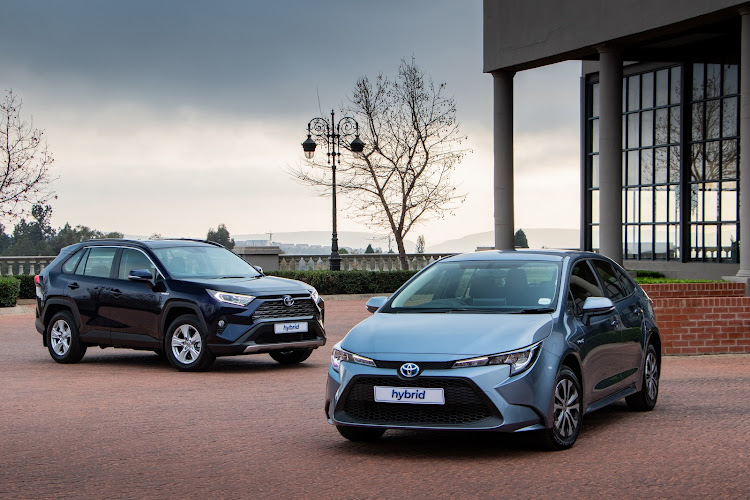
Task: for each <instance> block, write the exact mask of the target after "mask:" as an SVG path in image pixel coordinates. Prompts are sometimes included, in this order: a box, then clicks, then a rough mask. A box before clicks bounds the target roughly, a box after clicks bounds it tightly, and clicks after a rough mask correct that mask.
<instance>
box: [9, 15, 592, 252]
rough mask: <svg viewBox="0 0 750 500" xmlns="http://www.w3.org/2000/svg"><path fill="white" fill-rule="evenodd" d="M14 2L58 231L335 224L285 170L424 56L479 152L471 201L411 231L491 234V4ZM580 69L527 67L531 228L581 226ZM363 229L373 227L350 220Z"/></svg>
mask: <svg viewBox="0 0 750 500" xmlns="http://www.w3.org/2000/svg"><path fill="white" fill-rule="evenodd" d="M0 1H1V2H2V4H3V8H2V12H3V28H2V30H0V47H2V49H0V87H1V88H2V90H3V91H7V90H9V89H13V91H14V92H15V93H16V94H17V95H18V96H20V97H21V98H22V99H23V103H24V108H23V112H24V114H25V115H26V116H33V120H34V125H35V126H37V127H40V128H42V129H44V130H45V133H46V137H47V140H48V142H49V146H50V149H51V150H52V152H53V153H54V156H55V159H56V161H55V164H54V173H55V175H56V176H57V177H58V179H57V180H56V181H55V183H54V189H55V191H56V193H57V194H58V199H57V200H54V201H53V202H52V207H53V210H54V216H53V221H52V222H53V226H55V227H59V226H61V225H63V224H64V223H65V222H70V223H71V224H72V225H78V224H83V225H86V226H89V227H93V228H96V229H100V230H103V231H121V232H124V233H126V234H133V235H146V236H148V235H150V234H152V233H159V234H162V235H163V236H180V237H205V235H206V232H207V230H208V229H209V228H212V227H216V226H217V225H218V224H220V223H224V224H226V225H227V227H228V229H229V230H230V232H231V233H232V234H247V233H262V232H268V231H273V232H276V233H278V232H284V231H300V230H324V231H330V207H331V202H330V199H329V198H320V197H316V196H314V195H313V193H312V192H311V191H310V190H309V188H306V187H304V186H301V185H299V184H297V183H296V182H295V181H294V180H293V179H292V178H291V177H290V176H289V175H288V174H286V173H285V171H284V169H285V168H287V167H288V166H291V165H296V164H298V163H299V162H300V161H301V158H302V148H301V147H300V143H301V142H302V141H303V140H304V139H305V129H306V126H307V122H308V121H309V120H310V119H311V118H313V117H315V116H318V115H319V114H320V112H321V111H322V112H323V113H328V112H330V110H331V108H335V109H337V110H338V109H339V108H340V107H341V105H342V104H344V103H346V102H347V99H348V97H349V96H350V95H351V91H352V88H353V86H354V83H355V81H356V80H357V78H359V77H361V76H364V75H368V76H371V77H374V76H376V75H377V74H379V73H383V74H386V75H394V74H395V72H396V69H397V67H398V65H399V62H400V61H401V59H402V58H410V57H412V56H414V57H415V59H416V62H417V64H418V65H419V66H420V67H421V68H422V69H423V70H425V71H426V72H427V73H429V74H430V75H431V76H432V78H433V80H435V81H436V82H445V83H447V89H448V93H449V94H452V95H453V96H454V97H455V99H456V102H457V105H458V119H459V121H460V122H461V124H462V132H463V133H465V134H466V135H468V137H469V141H468V143H469V148H470V149H471V150H472V152H471V153H470V154H469V155H468V156H467V157H466V158H465V160H464V161H463V162H462V163H461V164H460V165H459V166H458V170H457V171H456V173H455V174H454V179H455V181H456V182H457V183H458V184H459V186H460V187H459V189H460V190H461V191H463V192H465V193H467V195H468V196H467V199H466V202H465V203H464V204H463V206H462V207H461V208H460V209H459V210H458V211H457V212H456V214H455V215H454V216H447V217H446V218H445V219H443V220H433V221H431V222H427V223H425V224H423V225H422V226H418V227H416V229H415V230H414V233H413V234H410V236H409V238H410V239H413V240H415V239H416V237H417V236H418V235H419V234H423V235H425V238H426V240H427V249H428V251H429V245H430V244H431V243H433V244H435V243H439V242H441V241H444V240H449V239H454V238H458V237H461V236H464V235H466V234H470V233H476V232H482V231H490V230H492V229H493V228H494V219H493V213H492V212H493V202H492V156H493V150H492V147H493V146H492V77H491V76H490V75H487V74H483V73H482V2H481V1H480V0H470V1H461V2H457V1H455V0H409V1H403V0H380V1H378V2H365V1H335V0H322V1H316V2H310V1H306V2H302V1H296V0H281V1H274V2H269V1H262V2H261V1H249V0H248V1H240V0H212V1H197V0H168V1H154V0H129V1H116V0H111V1H110V0H66V1H64V2H61V1H59V0H25V1H23V2H18V1H14V0H0ZM579 74H580V64H578V63H575V62H571V63H564V64H559V65H555V66H550V67H546V68H541V69H537V70H533V71H528V72H522V73H519V74H517V75H516V77H515V176H516V177H515V178H516V190H515V197H516V227H520V228H523V227H526V228H533V227H560V228H577V227H578V220H579V206H578V203H579V187H578V182H579V156H578V144H579V139H578V134H579V132H578V131H579V129H578V127H579V125H578V96H579ZM319 106H320V107H319ZM339 205H340V206H345V202H344V201H343V200H342V201H340V203H339ZM2 222H3V223H4V224H5V225H6V227H9V226H12V223H9V222H8V221H2ZM348 230H354V231H360V230H367V228H366V227H365V226H363V225H361V224H359V223H358V222H356V221H354V220H351V219H350V218H349V217H347V214H346V212H342V213H340V214H339V231H348ZM341 243H342V244H343V245H345V244H346V242H341ZM532 243H533V242H532Z"/></svg>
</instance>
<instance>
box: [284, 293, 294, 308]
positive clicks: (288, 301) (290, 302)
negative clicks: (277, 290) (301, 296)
mask: <svg viewBox="0 0 750 500" xmlns="http://www.w3.org/2000/svg"><path fill="white" fill-rule="evenodd" d="M284 305H285V306H287V307H292V306H293V305H294V299H293V298H292V297H291V296H290V295H284Z"/></svg>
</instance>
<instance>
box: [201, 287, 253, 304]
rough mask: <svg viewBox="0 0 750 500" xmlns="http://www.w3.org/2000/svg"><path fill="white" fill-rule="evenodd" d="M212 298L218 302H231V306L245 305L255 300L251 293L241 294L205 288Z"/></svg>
mask: <svg viewBox="0 0 750 500" xmlns="http://www.w3.org/2000/svg"><path fill="white" fill-rule="evenodd" d="M206 291H207V292H208V293H209V294H211V296H212V297H213V298H215V299H216V300H218V301H219V302H225V303H227V304H232V305H233V306H241V307H245V306H246V305H248V304H249V303H250V302H252V301H253V300H255V297H253V296H252V295H242V294H239V293H229V292H220V291H218V290H206Z"/></svg>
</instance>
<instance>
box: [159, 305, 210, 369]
mask: <svg viewBox="0 0 750 500" xmlns="http://www.w3.org/2000/svg"><path fill="white" fill-rule="evenodd" d="M164 352H165V353H166V355H167V359H168V360H169V362H170V363H171V364H172V366H174V367H175V368H177V369H178V370H180V371H183V372H200V371H205V370H208V369H209V368H211V365H213V363H214V361H215V360H216V356H214V355H213V354H212V353H211V351H209V350H208V344H207V343H206V332H204V331H203V327H202V326H201V324H200V322H199V321H198V318H197V317H196V316H194V315H192V314H185V315H183V316H180V317H179V318H177V319H176V320H174V321H173V322H172V324H171V325H169V328H168V329H167V336H166V338H165V339H164Z"/></svg>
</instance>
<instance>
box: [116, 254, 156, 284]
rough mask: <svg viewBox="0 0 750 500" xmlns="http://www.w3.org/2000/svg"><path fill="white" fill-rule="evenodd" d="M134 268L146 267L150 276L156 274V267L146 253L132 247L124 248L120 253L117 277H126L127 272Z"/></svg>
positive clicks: (122, 278) (123, 278)
mask: <svg viewBox="0 0 750 500" xmlns="http://www.w3.org/2000/svg"><path fill="white" fill-rule="evenodd" d="M134 269H148V270H149V271H151V277H152V278H153V277H155V276H156V267H155V266H154V264H153V263H152V262H151V260H150V259H149V258H148V257H146V254H144V253H143V252H141V251H140V250H135V249H133V248H124V249H123V250H122V254H120V270H119V272H118V273H117V279H121V280H126V279H128V274H130V271H132V270H134Z"/></svg>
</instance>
